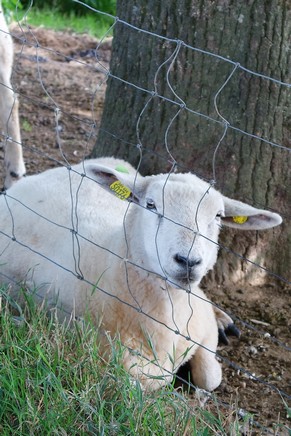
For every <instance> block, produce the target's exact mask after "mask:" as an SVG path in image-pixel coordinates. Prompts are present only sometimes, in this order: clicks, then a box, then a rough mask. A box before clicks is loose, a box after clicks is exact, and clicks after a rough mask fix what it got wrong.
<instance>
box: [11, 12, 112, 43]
mask: <svg viewBox="0 0 291 436" xmlns="http://www.w3.org/2000/svg"><path fill="white" fill-rule="evenodd" d="M24 16H25V20H26V22H27V23H28V24H30V25H32V26H37V27H38V26H43V27H44V28H49V29H54V30H69V31H74V32H77V33H86V34H88V35H91V36H94V37H96V38H101V37H102V36H103V35H104V34H105V33H106V32H107V31H108V29H109V28H110V26H111V25H112V24H113V20H112V19H110V18H109V17H106V16H104V15H100V14H98V13H97V12H93V11H91V12H90V11H89V12H88V13H86V14H84V15H77V14H76V13H75V12H74V11H69V12H67V13H63V12H60V11H58V9H54V10H52V9H51V8H50V7H48V6H44V7H43V8H41V9H39V8H37V7H35V6H32V7H31V8H30V9H29V10H28V11H26V10H24V8H23V9H22V10H20V11H19V12H18V13H17V14H14V19H15V20H17V21H21V19H22V18H23V17H24Z"/></svg>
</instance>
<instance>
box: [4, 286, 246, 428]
mask: <svg viewBox="0 0 291 436" xmlns="http://www.w3.org/2000/svg"><path fill="white" fill-rule="evenodd" d="M2 295H5V294H4V291H3V290H2ZM14 312H15V311H14ZM18 312H19V313H18V316H15V314H13V308H12V309H11V305H8V303H7V300H6V298H5V297H4V296H2V308H1V311H0V313H1V316H0V356H1V358H0V434H1V435H11V434H13V435H19V436H20V435H34V434H46V435H51V434H62V435H65V434H70V435H95V434H96V435H97V434H98V435H112V436H113V435H159V436H160V435H161V436H162V435H167V436H169V435H179V436H180V435H181V436H182V435H183V436H187V435H203V436H207V435H213V434H218V435H224V434H225V435H226V434H231V435H236V434H237V435H238V434H241V433H240V430H239V429H240V428H241V425H242V424H243V423H241V422H239V421H238V419H236V417H234V419H232V420H231V421H232V422H231V423H230V422H229V421H230V417H228V418H227V419H225V417H224V416H223V415H222V413H221V412H220V411H219V408H218V407H217V410H216V412H215V406H214V412H215V413H213V412H210V411H209V410H206V408H205V409H202V408H200V407H199V406H198V405H197V404H195V402H194V400H193V398H191V397H189V396H188V395H187V394H186V393H185V394H184V393H182V392H181V391H177V390H175V389H174V388H173V387H171V386H169V387H167V388H164V389H160V390H159V391H157V392H151V393H145V392H144V391H143V390H142V389H141V386H140V384H139V383H138V382H136V381H133V379H131V378H130V376H129V375H128V373H127V372H125V370H124V369H123V367H122V364H121V357H122V352H123V349H122V347H121V346H120V344H118V343H112V346H111V355H110V359H109V361H108V362H105V361H104V360H103V359H102V358H101V357H100V353H99V347H98V333H97V332H96V329H94V327H92V326H91V325H90V323H88V324H86V325H84V323H81V322H79V323H77V322H76V323H74V324H72V325H71V326H70V327H68V326H65V325H60V324H59V323H58V322H56V320H55V319H54V317H53V316H52V317H48V316H46V315H45V313H44V312H43V311H41V309H39V308H37V307H36V306H35V305H34V303H33V302H32V301H31V300H30V299H27V304H26V306H25V309H24V311H23V312H22V311H21V310H18ZM212 407H213V405H212ZM245 434H251V433H245Z"/></svg>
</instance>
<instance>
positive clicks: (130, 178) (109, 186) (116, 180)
mask: <svg viewBox="0 0 291 436" xmlns="http://www.w3.org/2000/svg"><path fill="white" fill-rule="evenodd" d="M86 174H87V176H88V177H90V178H92V179H93V180H95V181H96V182H97V183H99V184H100V186H101V187H102V188H104V189H105V190H106V191H108V192H110V193H112V194H114V195H115V196H116V197H118V198H120V199H121V200H127V201H134V202H135V203H139V202H140V201H139V197H138V195H137V194H136V190H137V189H136V185H137V180H136V179H137V178H136V174H130V173H129V171H128V170H127V169H126V168H122V169H120V168H119V166H118V167H116V169H113V168H110V167H107V166H104V165H98V164H91V165H88V166H86ZM140 177H141V176H140V175H138V178H140Z"/></svg>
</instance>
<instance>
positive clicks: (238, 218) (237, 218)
mask: <svg viewBox="0 0 291 436" xmlns="http://www.w3.org/2000/svg"><path fill="white" fill-rule="evenodd" d="M232 220H233V221H234V222H235V223H237V224H244V223H245V222H246V221H247V220H248V217H247V216H233V217H232Z"/></svg>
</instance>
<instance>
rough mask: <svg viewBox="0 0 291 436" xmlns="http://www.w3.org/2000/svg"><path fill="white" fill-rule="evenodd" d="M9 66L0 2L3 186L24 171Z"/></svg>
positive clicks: (9, 42)
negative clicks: (3, 149) (4, 175)
mask: <svg viewBox="0 0 291 436" xmlns="http://www.w3.org/2000/svg"><path fill="white" fill-rule="evenodd" d="M12 65H13V42H12V38H11V35H10V34H9V30H8V27H7V24H6V21H5V17H4V13H3V9H2V5H1V2H0V133H1V135H2V138H1V139H2V140H3V139H4V145H5V170H6V177H5V181H4V187H5V188H9V187H10V186H11V185H12V184H13V183H14V182H15V181H17V180H18V179H20V178H21V177H22V176H23V175H24V174H25V165H24V161H23V155H22V146H21V137H20V128H19V116H18V99H17V97H16V95H15V94H14V91H13V89H12V86H11V83H10V78H11V73H12Z"/></svg>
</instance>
